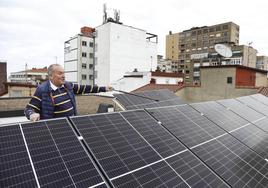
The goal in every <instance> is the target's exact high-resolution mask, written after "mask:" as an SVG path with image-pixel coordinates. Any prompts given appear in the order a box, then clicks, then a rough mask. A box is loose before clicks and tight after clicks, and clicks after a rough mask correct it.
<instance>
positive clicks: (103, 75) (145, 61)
mask: <svg viewBox="0 0 268 188" xmlns="http://www.w3.org/2000/svg"><path fill="white" fill-rule="evenodd" d="M96 30H97V33H98V34H97V38H96V43H97V48H98V49H97V52H96V57H97V59H98V60H97V61H98V63H97V65H96V70H97V72H98V76H97V79H96V83H97V84H98V85H107V84H111V83H113V82H116V81H117V80H119V79H120V78H122V77H123V75H124V74H125V72H131V71H133V70H134V68H137V69H138V71H150V70H151V68H152V70H155V69H156V66H157V44H156V43H152V42H148V41H147V40H146V36H147V35H146V31H144V30H141V29H137V28H133V27H129V26H125V25H120V24H115V23H111V22H109V23H106V24H104V25H101V26H99V27H97V28H96Z"/></svg>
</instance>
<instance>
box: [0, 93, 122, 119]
mask: <svg viewBox="0 0 268 188" xmlns="http://www.w3.org/2000/svg"><path fill="white" fill-rule="evenodd" d="M30 99H31V98H30V97H16V98H0V111H12V110H23V109H24V108H25V106H26V105H27V103H28V102H29V101H30ZM76 103H77V110H78V114H79V115H86V114H95V113H97V110H98V107H99V104H101V103H105V104H112V105H113V106H114V108H115V110H116V111H119V110H120V109H119V107H118V106H117V105H116V103H115V102H114V101H113V98H111V97H103V96H93V95H78V96H76Z"/></svg>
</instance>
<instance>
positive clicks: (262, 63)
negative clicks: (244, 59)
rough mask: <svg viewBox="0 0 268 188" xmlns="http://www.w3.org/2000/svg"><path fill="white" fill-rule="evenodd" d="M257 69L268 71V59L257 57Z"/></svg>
mask: <svg viewBox="0 0 268 188" xmlns="http://www.w3.org/2000/svg"><path fill="white" fill-rule="evenodd" d="M256 68H257V69H262V70H268V57H267V56H257V62H256Z"/></svg>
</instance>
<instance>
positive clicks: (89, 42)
mask: <svg viewBox="0 0 268 188" xmlns="http://www.w3.org/2000/svg"><path fill="white" fill-rule="evenodd" d="M93 64H94V29H93V28H90V27H82V28H81V33H80V34H77V35H76V36H74V37H72V38H71V39H69V40H67V41H65V43H64V71H65V78H66V80H68V81H71V82H74V83H78V84H93V82H94V65H93Z"/></svg>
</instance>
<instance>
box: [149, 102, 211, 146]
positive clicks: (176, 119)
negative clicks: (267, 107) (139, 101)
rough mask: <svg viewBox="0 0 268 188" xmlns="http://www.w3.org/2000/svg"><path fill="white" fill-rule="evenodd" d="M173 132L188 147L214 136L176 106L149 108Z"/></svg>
mask: <svg viewBox="0 0 268 188" xmlns="http://www.w3.org/2000/svg"><path fill="white" fill-rule="evenodd" d="M147 110H148V112H149V113H150V114H151V115H152V116H154V117H155V118H156V119H157V120H158V121H160V122H161V123H162V125H163V126H164V127H166V128H167V129H168V130H169V131H170V132H171V133H172V134H174V135H175V136H176V137H177V138H178V139H179V140H180V141H181V142H183V143H184V144H185V145H186V146H188V147H193V146H195V145H197V144H200V143H202V142H205V141H208V140H210V139H212V138H213V136H212V135H210V134H209V133H208V132H206V131H205V130H204V129H202V128H201V127H200V126H198V125H197V124H196V123H194V122H193V121H192V120H190V119H189V118H188V117H187V116H185V115H184V114H183V113H181V112H180V111H178V110H176V108H175V107H163V108H152V109H147Z"/></svg>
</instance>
